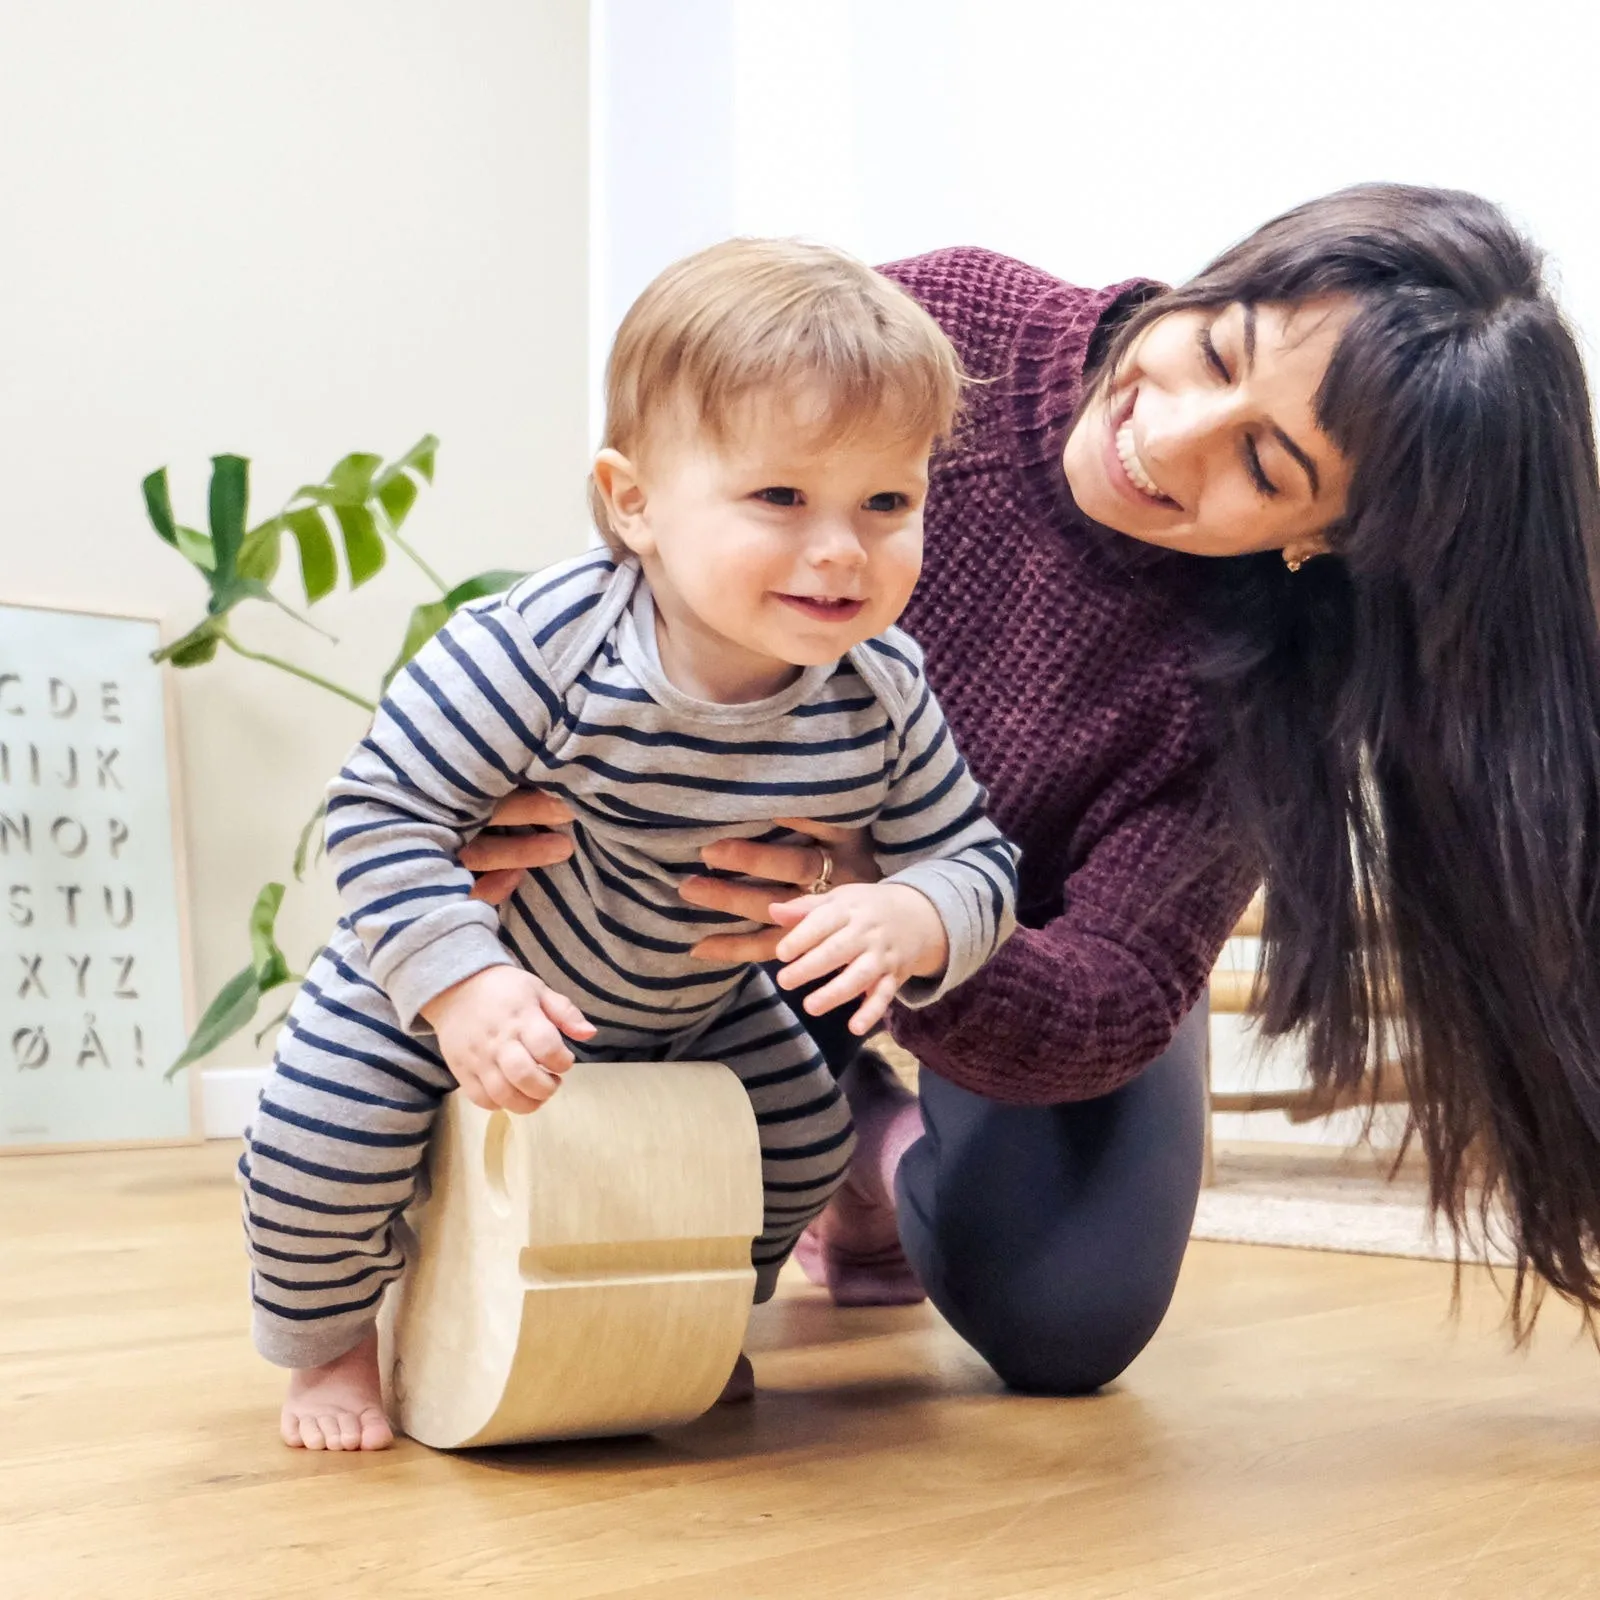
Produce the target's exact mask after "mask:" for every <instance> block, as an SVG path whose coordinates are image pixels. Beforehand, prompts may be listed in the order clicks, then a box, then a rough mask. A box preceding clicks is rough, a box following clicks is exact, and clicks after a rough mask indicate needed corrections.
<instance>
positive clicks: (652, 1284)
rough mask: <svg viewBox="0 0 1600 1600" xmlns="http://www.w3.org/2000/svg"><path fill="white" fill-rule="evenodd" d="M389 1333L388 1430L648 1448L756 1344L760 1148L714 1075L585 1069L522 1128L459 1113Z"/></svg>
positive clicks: (469, 1111)
mask: <svg viewBox="0 0 1600 1600" xmlns="http://www.w3.org/2000/svg"><path fill="white" fill-rule="evenodd" d="M403 1226H406V1227H408V1228H409V1230H410V1233H411V1235H412V1237H411V1238H410V1239H408V1240H407V1254H408V1264H407V1268H406V1272H405V1274H404V1276H403V1277H402V1279H401V1281H400V1282H399V1283H397V1284H395V1285H394V1286H393V1287H392V1288H391V1289H390V1291H389V1293H388V1295H387V1296H386V1297H385V1305H384V1308H383V1313H382V1316H381V1318H380V1323H379V1329H380V1337H381V1341H382V1356H383V1367H384V1371H385V1372H386V1373H387V1374H388V1375H389V1389H388V1393H387V1395H386V1399H387V1400H388V1402H389V1410H390V1416H391V1417H393V1418H394V1419H395V1421H397V1422H398V1424H399V1426H400V1427H401V1428H402V1429H403V1430H404V1431H405V1432H406V1433H408V1434H410V1436H411V1437H412V1438H414V1439H417V1440H419V1441H420V1442H421V1443H423V1444H427V1445H432V1446H434V1447H435V1448H437V1449H441V1450H459V1449H466V1448H468V1447H470V1446H475V1445H493V1444H511V1443H516V1442H526V1441H532V1440H548V1439H573V1438H588V1437H594V1436H599V1435H606V1434H623V1433H644V1432H648V1431H650V1430H652V1429H655V1428H661V1427H666V1426H668V1425H670V1424H673V1423H681V1422H688V1421H690V1420H692V1419H693V1418H694V1417H697V1416H699V1415H700V1414H701V1413H702V1412H703V1411H705V1410H706V1409H708V1408H709V1407H710V1406H711V1405H712V1404H714V1403H715V1401H716V1399H717V1396H718V1395H719V1394H720V1393H721V1392H722V1387H723V1384H724V1383H725V1382H726V1381H727V1378H728V1375H729V1374H730V1373H731V1372H732V1370H733V1365H734V1362H735V1361H736V1360H737V1358H738V1355H739V1351H740V1347H741V1345H742V1343H743V1340H744V1332H745V1325H746V1323H747V1321H748V1320H749V1315H750V1305H751V1299H752V1296H753V1294H754V1291H755V1272H754V1269H753V1268H752V1267H751V1265H750V1246H751V1242H752V1241H753V1240H754V1239H755V1237H756V1236H757V1235H758V1234H759V1233H760V1232H761V1227H762V1184H761V1150H760V1144H759V1142H758V1139H757V1135H756V1124H755V1116H754V1113H753V1112H752V1111H751V1109H750V1102H749V1099H748V1098H747V1097H746V1095H745V1092H744V1088H743V1086H742V1085H741V1084H740V1082H739V1080H738V1079H737V1078H736V1077H735V1076H734V1075H733V1073H732V1072H730V1071H729V1070H728V1069H727V1068H726V1067H723V1066H720V1065H717V1064H715V1063H709V1062H683V1061H673V1062H665V1063H632V1062H629V1063H615V1064H613V1063H604V1064H602V1063H579V1064H578V1065H576V1066H574V1067H573V1068H572V1069H571V1071H569V1072H568V1073H567V1075H566V1080H565V1082H564V1083H563V1084H562V1086H561V1088H560V1089H559V1090H558V1091H557V1093H556V1094H555V1096H554V1097H553V1098H552V1099H551V1100H550V1101H549V1103H548V1104H546V1105H545V1106H543V1107H542V1108H541V1109H540V1110H538V1111H536V1112H533V1113H532V1114H530V1115H526V1116H516V1115H513V1114H511V1113H509V1112H505V1111H494V1112H487V1111H483V1110H480V1109H479V1108H478V1107H477V1106H474V1105H473V1104H471V1102H470V1101H468V1100H467V1099H466V1097H465V1096H463V1095H460V1094H453V1095H451V1096H449V1098H448V1099H447V1101H446V1103H445V1106H444V1108H443V1110H442V1111H441V1112H440V1115H439V1119H438V1122H437V1123H436V1125H435V1128H434V1134H433V1142H432V1146H431V1148H430V1152H429V1163H428V1181H427V1183H426V1184H424V1185H423V1186H422V1188H421V1189H420V1191H419V1197H418V1202H417V1203H416V1204H414V1205H413V1206H412V1208H411V1209H410V1210H409V1211H408V1212H407V1213H406V1217H405V1219H404V1223H403Z"/></svg>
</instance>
